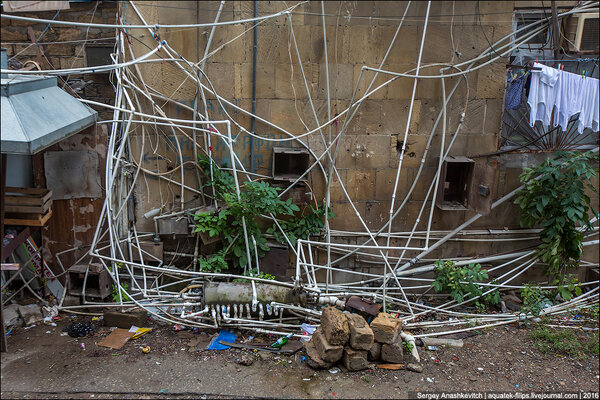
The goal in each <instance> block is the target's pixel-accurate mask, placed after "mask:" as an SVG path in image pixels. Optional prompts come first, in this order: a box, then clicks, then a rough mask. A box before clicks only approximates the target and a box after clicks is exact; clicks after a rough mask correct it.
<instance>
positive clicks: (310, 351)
mask: <svg viewBox="0 0 600 400" xmlns="http://www.w3.org/2000/svg"><path fill="white" fill-rule="evenodd" d="M303 346H304V351H305V352H306V355H307V356H308V359H307V364H308V366H309V367H311V368H313V369H326V368H331V367H332V366H333V364H334V363H332V362H327V361H323V359H322V358H321V357H320V356H319V352H318V351H317V348H316V347H315V342H314V341H313V340H311V341H310V342H304V343H303Z"/></svg>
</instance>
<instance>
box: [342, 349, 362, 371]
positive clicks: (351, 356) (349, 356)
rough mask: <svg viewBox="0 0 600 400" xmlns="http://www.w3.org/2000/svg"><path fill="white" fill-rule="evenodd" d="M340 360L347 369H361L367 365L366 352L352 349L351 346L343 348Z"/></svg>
mask: <svg viewBox="0 0 600 400" xmlns="http://www.w3.org/2000/svg"><path fill="white" fill-rule="evenodd" d="M342 361H343V363H344V366H345V367H346V368H347V369H348V371H360V370H361V369H366V368H367V366H368V363H367V352H366V351H364V350H354V349H353V348H351V347H346V348H344V355H343V357H342Z"/></svg>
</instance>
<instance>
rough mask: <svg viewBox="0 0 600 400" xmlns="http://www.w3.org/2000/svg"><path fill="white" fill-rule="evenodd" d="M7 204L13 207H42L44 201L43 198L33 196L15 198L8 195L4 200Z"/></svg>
mask: <svg viewBox="0 0 600 400" xmlns="http://www.w3.org/2000/svg"><path fill="white" fill-rule="evenodd" d="M4 201H5V202H6V204H12V205H21V204H31V205H34V206H35V205H42V204H44V201H43V200H42V198H41V197H33V196H14V195H9V194H7V195H6V196H5V198H4Z"/></svg>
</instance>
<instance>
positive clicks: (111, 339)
mask: <svg viewBox="0 0 600 400" xmlns="http://www.w3.org/2000/svg"><path fill="white" fill-rule="evenodd" d="M133 334H134V332H129V331H128V330H127V329H122V328H116V329H115V330H114V331H112V332H111V333H110V335H108V336H107V337H105V338H104V339H102V340H101V341H99V342H98V346H103V347H109V348H111V349H115V350H117V349H120V348H121V347H123V346H124V345H125V343H127V341H128V340H129V339H131V337H132V336H133Z"/></svg>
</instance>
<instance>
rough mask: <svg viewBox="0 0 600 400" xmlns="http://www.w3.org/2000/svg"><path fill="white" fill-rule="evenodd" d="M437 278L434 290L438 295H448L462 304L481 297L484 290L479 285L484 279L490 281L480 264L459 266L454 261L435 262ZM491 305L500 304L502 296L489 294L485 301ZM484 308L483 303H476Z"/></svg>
mask: <svg viewBox="0 0 600 400" xmlns="http://www.w3.org/2000/svg"><path fill="white" fill-rule="evenodd" d="M435 272H436V278H435V280H434V281H433V284H432V286H433V289H434V290H435V291H436V292H438V293H448V294H450V296H452V298H453V299H454V301H456V302H457V303H462V302H463V301H464V300H465V299H468V298H474V297H478V296H481V295H482V294H483V290H481V288H480V287H479V285H477V283H478V282H482V281H483V280H484V279H488V273H487V270H485V269H481V265H480V264H469V265H466V266H457V265H456V264H455V263H454V261H442V260H438V261H436V262H435ZM484 300H486V301H488V302H490V303H491V304H498V302H499V301H500V295H499V293H498V292H497V291H494V292H491V293H489V294H488V295H487V296H486V297H485V299H484ZM475 304H476V305H477V306H478V307H480V308H481V307H483V304H482V302H480V301H477V302H476V303H475Z"/></svg>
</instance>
